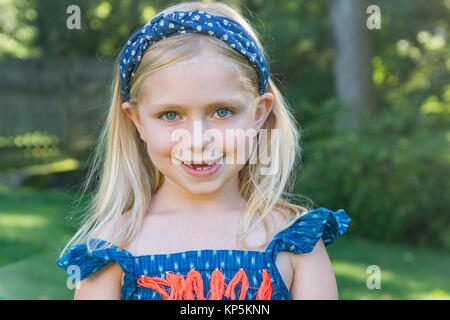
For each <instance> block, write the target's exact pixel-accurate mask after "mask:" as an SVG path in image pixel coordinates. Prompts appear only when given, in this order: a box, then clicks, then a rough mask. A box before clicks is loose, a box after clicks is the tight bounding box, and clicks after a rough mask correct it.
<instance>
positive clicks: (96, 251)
mask: <svg viewBox="0 0 450 320" xmlns="http://www.w3.org/2000/svg"><path fill="white" fill-rule="evenodd" d="M90 244H91V248H92V249H93V250H91V251H89V250H88V246H87V244H77V245H75V246H73V247H71V248H70V249H69V250H68V251H67V253H66V254H65V255H63V256H62V257H60V258H59V259H58V260H56V264H57V265H58V266H59V267H60V268H63V269H64V270H65V271H66V273H67V275H69V276H72V277H74V276H77V275H76V272H78V271H79V275H80V277H79V280H84V279H86V278H88V277H89V276H91V275H92V274H94V273H95V272H97V271H98V270H100V269H102V268H103V267H105V266H106V265H107V264H108V263H110V262H117V263H118V264H119V265H120V267H121V268H122V270H124V271H125V272H129V271H130V270H129V269H130V267H131V266H132V264H130V259H131V258H133V256H132V255H131V253H129V252H128V251H125V250H119V249H118V247H117V246H111V247H106V248H104V249H101V247H103V245H105V244H108V243H107V242H106V241H104V240H98V239H91V242H90Z"/></svg>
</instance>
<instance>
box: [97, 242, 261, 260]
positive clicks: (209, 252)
mask: <svg viewBox="0 0 450 320" xmlns="http://www.w3.org/2000/svg"><path fill="white" fill-rule="evenodd" d="M91 241H96V242H97V244H98V245H99V246H102V245H103V244H104V243H106V244H111V245H112V247H111V248H114V249H115V250H117V251H119V252H121V253H123V254H125V255H127V256H129V257H130V258H150V257H154V258H156V257H170V256H177V255H183V254H184V255H199V253H200V255H203V254H207V255H211V256H212V255H215V254H217V255H225V254H229V255H232V254H239V255H255V256H257V255H265V254H266V253H267V249H266V250H265V251H257V250H244V249H210V248H207V249H198V250H183V251H176V252H170V253H150V254H141V255H134V254H132V253H131V252H130V251H128V250H126V249H119V248H118V247H117V245H115V244H112V243H110V242H108V241H106V240H102V239H92V240H91Z"/></svg>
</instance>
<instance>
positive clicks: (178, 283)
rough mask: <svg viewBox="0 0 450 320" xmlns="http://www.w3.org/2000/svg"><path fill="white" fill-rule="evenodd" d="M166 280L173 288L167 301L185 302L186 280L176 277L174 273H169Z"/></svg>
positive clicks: (179, 276)
mask: <svg viewBox="0 0 450 320" xmlns="http://www.w3.org/2000/svg"><path fill="white" fill-rule="evenodd" d="M166 279H167V280H168V281H169V286H170V288H171V290H170V295H169V297H168V298H167V300H183V299H184V293H185V291H186V289H187V288H186V280H185V279H184V278H183V276H181V275H176V274H174V273H173V272H172V271H169V272H167V274H166Z"/></svg>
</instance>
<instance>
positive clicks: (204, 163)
mask: <svg viewBox="0 0 450 320" xmlns="http://www.w3.org/2000/svg"><path fill="white" fill-rule="evenodd" d="M224 157H225V156H223V157H222V158H220V159H217V160H213V161H202V162H201V163H189V162H184V161H181V162H182V163H183V164H184V165H186V166H188V167H190V168H192V169H195V170H198V171H202V170H208V169H211V168H212V167H214V165H215V164H216V163H217V162H219V161H220V160H222V159H223V158H224Z"/></svg>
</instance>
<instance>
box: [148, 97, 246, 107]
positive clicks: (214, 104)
mask: <svg viewBox="0 0 450 320" xmlns="http://www.w3.org/2000/svg"><path fill="white" fill-rule="evenodd" d="M219 106H237V107H242V106H243V103H242V102H241V101H240V100H239V99H233V98H231V99H224V100H219V101H214V102H210V103H208V104H207V105H206V106H204V108H213V107H219ZM150 107H151V108H157V109H167V108H177V109H184V108H186V109H188V107H186V106H183V105H182V104H178V103H158V104H150Z"/></svg>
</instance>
